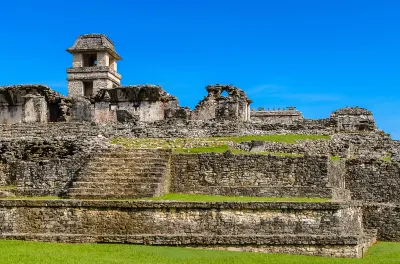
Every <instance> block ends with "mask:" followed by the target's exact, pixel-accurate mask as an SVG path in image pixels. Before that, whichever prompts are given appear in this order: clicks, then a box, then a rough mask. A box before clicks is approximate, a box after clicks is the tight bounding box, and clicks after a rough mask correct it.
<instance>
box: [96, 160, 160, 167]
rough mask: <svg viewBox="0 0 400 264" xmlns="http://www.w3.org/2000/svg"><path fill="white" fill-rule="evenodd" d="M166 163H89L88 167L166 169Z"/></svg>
mask: <svg viewBox="0 0 400 264" xmlns="http://www.w3.org/2000/svg"><path fill="white" fill-rule="evenodd" d="M166 166H167V163H166V162H149V161H147V160H141V161H136V162H95V161H90V162H89V163H88V167H90V168H98V167H104V168H109V167H139V168H141V167H166Z"/></svg>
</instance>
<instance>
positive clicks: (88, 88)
mask: <svg viewBox="0 0 400 264" xmlns="http://www.w3.org/2000/svg"><path fill="white" fill-rule="evenodd" d="M92 94H93V81H89V82H83V95H84V96H87V97H89V96H91V95H92Z"/></svg>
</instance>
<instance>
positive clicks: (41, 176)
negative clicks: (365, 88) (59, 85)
mask: <svg viewBox="0 0 400 264" xmlns="http://www.w3.org/2000/svg"><path fill="white" fill-rule="evenodd" d="M68 52H70V53H71V54H72V55H73V65H72V67H71V68H69V69H67V74H68V78H67V80H68V97H66V96H62V95H60V94H59V93H57V92H55V91H53V90H51V89H50V88H49V87H47V86H44V85H14V86H2V87H0V105H1V108H0V109H1V111H0V119H1V123H2V124H1V125H0V128H1V129H0V136H1V137H0V196H2V197H4V199H2V200H0V208H1V210H0V211H1V214H0V215H1V219H2V221H1V223H0V239H21V240H38V241H53V242H71V243H81V242H92V243H132V244H150V245H173V246H177V245H178V246H188V247H200V248H215V249H230V250H242V251H255V252H280V253H291V254H305V255H318V256H331V257H363V256H364V254H365V252H366V250H367V249H368V247H369V246H370V245H372V244H373V243H374V242H375V241H376V240H381V241H400V195H399V192H398V189H399V187H400V142H399V141H396V140H392V139H391V138H390V135H388V134H386V133H384V132H383V131H381V130H379V129H378V128H377V126H376V124H375V121H374V118H373V115H372V113H371V112H370V111H368V110H366V109H363V108H359V107H352V108H349V107H346V108H342V109H339V110H337V111H335V112H333V113H332V114H331V116H330V117H328V118H325V119H317V120H313V119H307V118H305V117H303V115H302V114H301V112H299V111H298V110H296V109H295V107H287V108H285V109H275V108H272V109H271V108H270V109H267V110H266V109H263V108H259V109H258V110H250V104H251V100H250V99H249V98H248V97H247V96H246V93H245V92H244V91H243V90H241V89H239V88H237V87H235V86H233V85H221V84H216V85H209V86H207V87H206V90H207V92H208V95H207V96H206V97H205V98H204V99H203V100H201V101H200V102H199V103H198V105H197V106H196V107H195V108H194V109H193V110H191V109H190V108H188V107H182V106H180V105H179V102H178V100H177V98H176V97H174V96H172V95H170V94H168V93H167V92H166V91H164V90H163V89H162V87H160V86H157V85H121V83H120V81H121V78H122V77H121V75H120V74H119V73H118V72H117V61H118V60H120V59H121V57H120V56H119V55H118V53H117V52H116V50H115V47H114V44H113V42H112V41H111V40H110V39H109V38H107V37H106V36H104V35H101V34H88V35H82V36H79V37H78V39H77V40H76V42H75V44H74V45H73V46H72V47H71V48H69V49H68ZM277 134H297V135H320V136H325V137H329V139H325V140H322V139H321V140H302V141H299V142H297V144H287V143H283V142H274V141H266V142H265V141H261V140H256V139H253V140H251V141H243V142H234V141H232V142H229V143H227V144H229V147H230V148H233V149H235V150H237V151H240V152H239V154H235V153H233V152H232V151H231V150H229V151H226V152H224V153H194V154H190V153H180V152H175V151H173V150H171V149H168V148H165V147H163V146H162V144H161V143H159V142H161V141H157V140H161V139H162V140H164V141H165V142H168V144H170V143H174V144H178V143H179V144H183V146H184V147H193V144H197V143H196V142H197V141H199V142H200V143H198V144H200V145H195V147H196V146H209V145H207V144H210V143H209V141H210V140H211V139H212V138H215V137H223V138H222V139H223V140H227V139H226V138H227V137H229V136H240V137H242V136H255V135H257V136H258V135H277ZM118 138H119V139H121V138H122V139H124V140H139V139H148V140H150V141H149V142H151V141H152V140H154V142H155V143H153V145H151V146H150V145H147V146H144V147H143V146H134V147H132V148H124V147H121V146H119V145H115V144H111V141H112V140H115V139H118ZM218 139H221V138H218ZM196 140H197V141H196ZM154 144H155V147H154ZM204 144H205V145H204ZM277 154H278V155H277ZM279 154H280V155H279ZM168 193H183V194H203V195H228V196H253V197H278V198H279V197H281V198H282V197H289V198H302V197H309V198H320V199H329V201H326V202H180V201H163V200H159V201H152V200H141V198H151V197H157V196H162V195H164V194H168ZM11 196H21V197H25V198H22V199H18V200H15V199H7V198H8V197H11ZM34 196H58V197H60V198H62V199H60V200H44V201H41V200H30V199H29V197H34ZM110 199H111V200H110ZM132 199H138V200H132Z"/></svg>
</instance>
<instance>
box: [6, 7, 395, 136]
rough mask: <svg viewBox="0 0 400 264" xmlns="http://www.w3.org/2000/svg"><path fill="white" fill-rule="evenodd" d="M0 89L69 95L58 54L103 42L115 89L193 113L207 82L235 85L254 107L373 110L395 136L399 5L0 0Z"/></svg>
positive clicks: (317, 114) (65, 63)
mask: <svg viewBox="0 0 400 264" xmlns="http://www.w3.org/2000/svg"><path fill="white" fill-rule="evenodd" d="M0 8H1V11H2V12H1V21H2V26H1V27H0V32H1V41H0V50H1V51H2V56H0V72H1V73H0V85H6V84H19V83H43V84H47V85H50V86H51V87H52V88H53V89H55V90H57V91H59V92H61V93H63V94H66V87H67V83H66V79H65V78H66V73H65V69H66V68H67V67H70V65H71V62H72V59H71V56H70V54H68V53H67V52H66V51H65V49H66V48H68V47H69V46H72V44H73V43H74V41H75V39H76V37H77V36H78V35H80V34H85V33H104V34H106V35H107V36H109V37H110V38H111V39H112V40H113V41H114V42H115V45H116V49H117V51H118V53H119V54H120V55H121V56H122V57H123V59H124V60H123V61H121V62H120V63H119V65H118V71H119V72H120V73H121V74H122V76H123V79H122V83H123V84H124V85H127V84H139V83H151V84H160V85H162V86H163V87H164V89H165V90H167V91H168V92H169V93H171V94H173V95H175V96H177V97H178V98H179V100H180V103H181V105H183V106H186V105H187V106H190V107H194V106H195V105H196V103H197V102H198V101H199V100H200V99H202V98H203V97H204V95H206V92H205V89H204V87H205V86H206V85H207V84H213V83H224V84H234V85H236V86H238V87H240V88H242V89H244V90H245V91H246V92H247V94H248V96H249V97H250V98H251V99H253V101H254V102H253V104H252V106H253V107H255V108H257V107H258V106H263V107H271V108H272V107H285V106H297V107H298V109H299V110H300V111H301V112H303V114H304V115H305V117H307V118H324V117H328V116H329V114H330V113H331V112H332V111H333V110H335V109H338V108H341V107H345V106H360V107H366V108H368V109H370V110H372V111H373V112H374V115H375V118H376V121H377V123H378V126H379V128H381V129H384V130H385V131H386V132H388V133H390V134H392V136H393V137H394V138H396V139H400V127H399V124H400V107H398V106H399V105H400V96H399V94H400V92H399V88H400V78H399V72H400V71H399V70H400V66H399V65H400V64H399V63H400V32H399V31H400V16H399V13H400V1H396V0H391V1H390V0H380V1H375V0H364V1H358V0H324V1H321V0H301V1H300V0H279V1H278V0H275V1H268V0H264V1H262V0H246V1H241V0H230V1H227V0H201V1H195V0H193V1H189V0H187V1H183V0H168V1H162V0H157V1H156V0H146V1H135V0H131V1H120V0H116V1H103V0H97V1H92V0H85V1H77V0H69V1H41V0H36V1H18V0H15V1H7V0H5V1H2V3H1V6H0Z"/></svg>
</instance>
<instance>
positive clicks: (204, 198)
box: [141, 193, 329, 202]
mask: <svg viewBox="0 0 400 264" xmlns="http://www.w3.org/2000/svg"><path fill="white" fill-rule="evenodd" d="M141 200H151V201H183V202H327V201H329V199H323V198H306V197H254V196H222V195H203V194H183V193H168V194H165V195H163V196H159V197H152V198H145V199H141Z"/></svg>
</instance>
